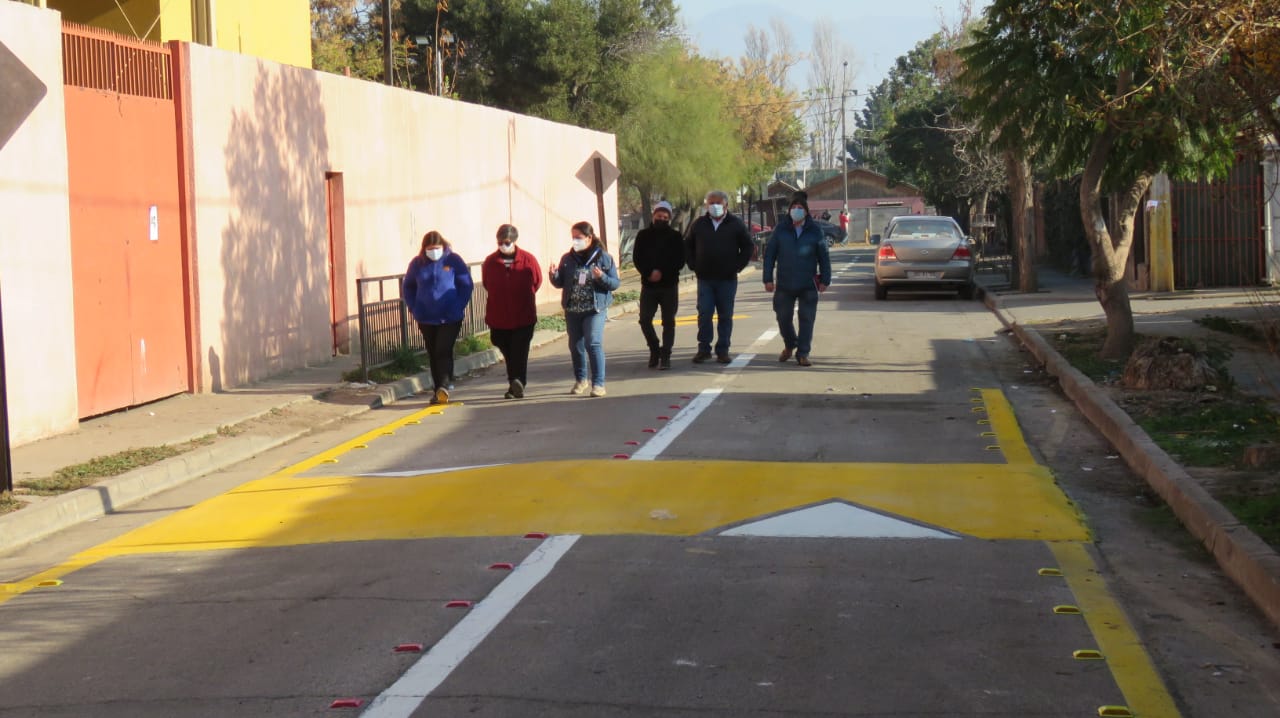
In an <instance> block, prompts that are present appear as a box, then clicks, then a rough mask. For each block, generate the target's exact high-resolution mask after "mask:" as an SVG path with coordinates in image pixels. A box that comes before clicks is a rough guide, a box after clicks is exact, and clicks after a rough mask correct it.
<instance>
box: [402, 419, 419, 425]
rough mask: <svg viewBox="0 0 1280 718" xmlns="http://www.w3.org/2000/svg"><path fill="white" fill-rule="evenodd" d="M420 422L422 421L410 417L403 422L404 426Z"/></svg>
mask: <svg viewBox="0 0 1280 718" xmlns="http://www.w3.org/2000/svg"><path fill="white" fill-rule="evenodd" d="M421 423H422V422H421V421H418V420H417V419H410V420H409V421H406V422H405V425H406V426H408V425H410V424H421Z"/></svg>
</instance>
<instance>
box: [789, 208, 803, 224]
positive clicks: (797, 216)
mask: <svg viewBox="0 0 1280 718" xmlns="http://www.w3.org/2000/svg"><path fill="white" fill-rule="evenodd" d="M804 217H805V211H804V207H792V208H791V221H792V222H795V223H796V224H800V223H801V222H803V221H804Z"/></svg>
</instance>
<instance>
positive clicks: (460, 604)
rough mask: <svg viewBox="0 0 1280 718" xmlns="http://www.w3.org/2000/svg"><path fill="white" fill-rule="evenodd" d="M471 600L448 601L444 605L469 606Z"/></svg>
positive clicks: (446, 606)
mask: <svg viewBox="0 0 1280 718" xmlns="http://www.w3.org/2000/svg"><path fill="white" fill-rule="evenodd" d="M471 605H472V604H471V601H450V602H448V603H446V604H445V605H444V607H445V608H471Z"/></svg>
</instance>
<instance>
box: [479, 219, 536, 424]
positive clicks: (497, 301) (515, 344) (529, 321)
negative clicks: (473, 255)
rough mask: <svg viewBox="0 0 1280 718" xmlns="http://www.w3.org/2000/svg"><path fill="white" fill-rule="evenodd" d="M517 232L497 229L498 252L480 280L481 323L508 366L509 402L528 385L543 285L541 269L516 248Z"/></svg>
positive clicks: (490, 258) (487, 259) (489, 259)
mask: <svg viewBox="0 0 1280 718" xmlns="http://www.w3.org/2000/svg"><path fill="white" fill-rule="evenodd" d="M519 236H520V233H519V232H518V231H516V228H515V227H513V226H512V225H509V224H504V225H502V226H501V227H499V228H498V251H496V252H494V253H493V254H490V255H489V256H488V257H485V259H484V264H482V265H481V267H480V278H481V282H483V284H484V288H485V291H486V292H487V293H488V300H487V301H486V302H485V307H484V323H485V324H488V325H489V339H490V341H492V342H493V345H494V346H496V347H498V351H500V352H502V358H503V360H504V361H505V362H506V364H507V393H506V394H504V395H503V396H505V397H506V398H508V399H521V398H523V397H524V387H525V385H526V384H528V383H529V378H528V370H529V344H530V343H532V342H533V327H534V325H535V324H537V323H538V304H537V301H536V300H535V298H534V297H535V295H536V294H537V293H538V287H541V286H542V268H541V267H539V266H538V260H537V259H536V258H535V257H534V256H533V255H532V254H530V253H528V252H526V251H524V250H523V249H520V248H519V247H517V246H516V239H517V238H518V237H519Z"/></svg>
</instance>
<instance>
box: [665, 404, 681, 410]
mask: <svg viewBox="0 0 1280 718" xmlns="http://www.w3.org/2000/svg"><path fill="white" fill-rule="evenodd" d="M667 408H668V409H682V408H684V407H682V406H680V405H679V404H672V405H671V406H668V407H667Z"/></svg>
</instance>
